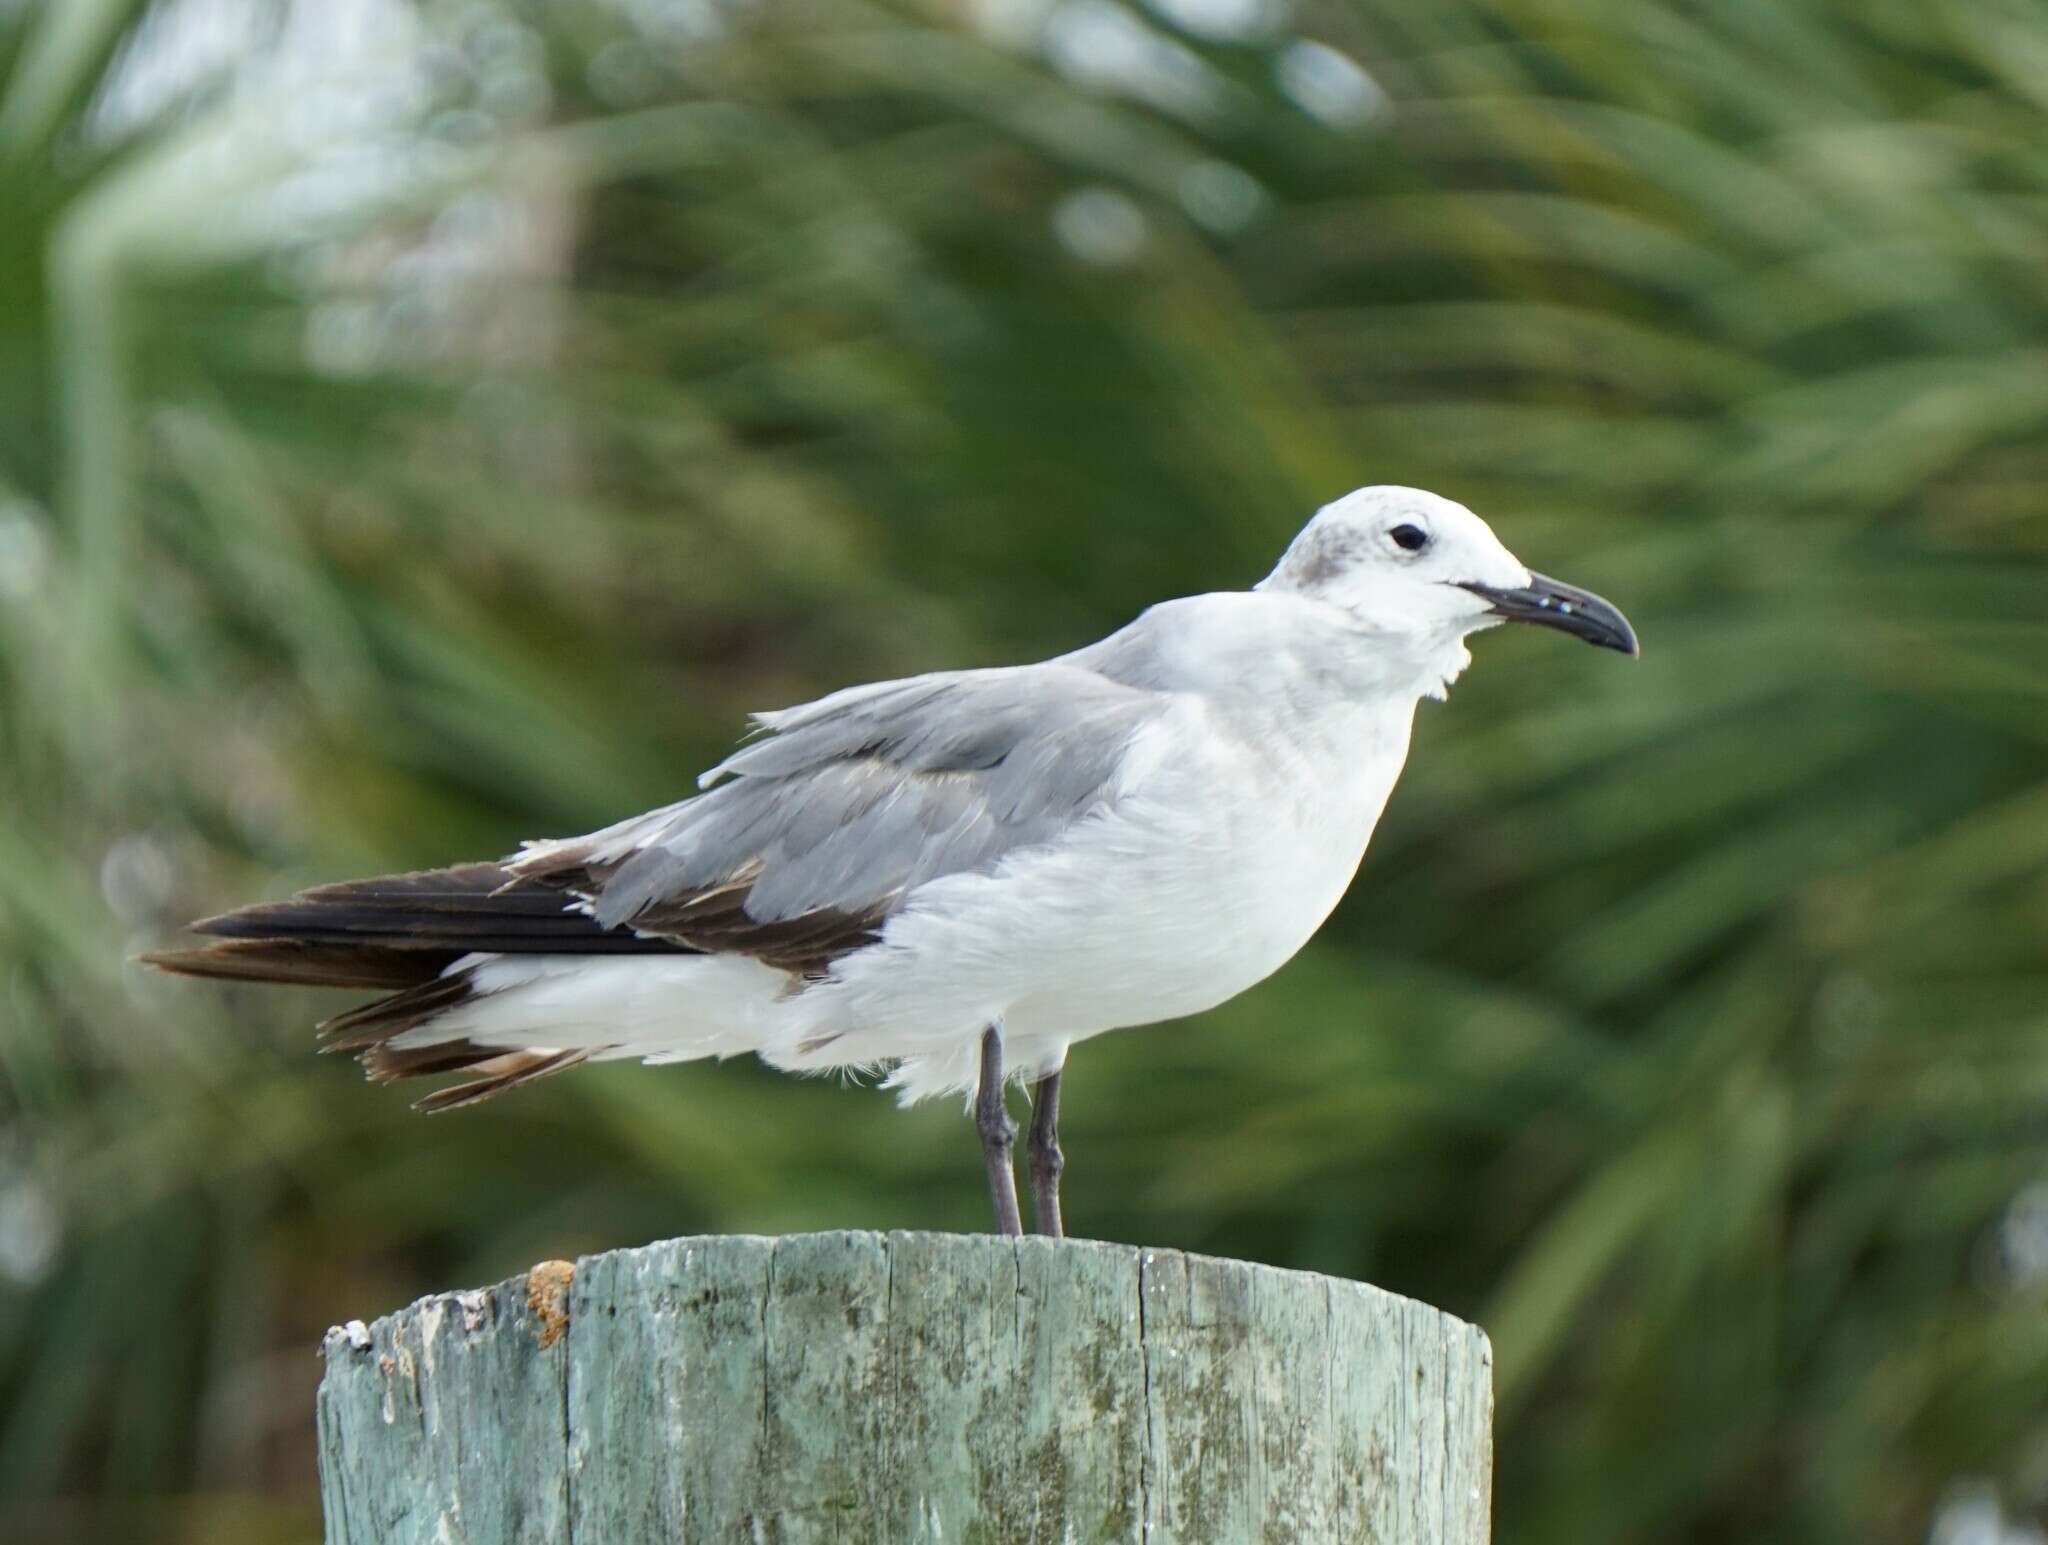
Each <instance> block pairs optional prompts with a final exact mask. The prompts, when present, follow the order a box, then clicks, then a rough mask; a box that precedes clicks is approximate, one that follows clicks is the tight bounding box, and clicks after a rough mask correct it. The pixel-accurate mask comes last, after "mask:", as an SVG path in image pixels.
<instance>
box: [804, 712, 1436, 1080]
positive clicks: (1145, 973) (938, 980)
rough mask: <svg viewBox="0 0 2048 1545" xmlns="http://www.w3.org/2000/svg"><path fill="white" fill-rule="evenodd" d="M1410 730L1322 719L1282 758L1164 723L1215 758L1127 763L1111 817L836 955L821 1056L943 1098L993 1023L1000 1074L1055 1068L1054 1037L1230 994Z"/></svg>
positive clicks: (1281, 956)
mask: <svg viewBox="0 0 2048 1545" xmlns="http://www.w3.org/2000/svg"><path fill="white" fill-rule="evenodd" d="M1188 712H1190V713H1200V712H1202V710H1201V709H1199V708H1198V707H1194V706H1192V705H1190V707H1189V709H1188ZM1408 723H1409V718H1408V715H1407V714H1406V713H1405V712H1404V713H1401V714H1399V715H1382V717H1381V719H1380V720H1379V721H1378V722H1373V721H1372V720H1370V719H1368V718H1367V717H1366V716H1365V715H1363V714H1362V713H1361V714H1356V715H1353V716H1350V717H1339V718H1337V719H1336V722H1334V723H1331V724H1329V725H1327V726H1325V727H1324V729H1325V733H1324V734H1323V735H1321V736H1319V737H1310V738H1308V740H1307V741H1306V743H1305V744H1298V745H1294V746H1292V747H1290V749H1289V750H1288V751H1287V752H1286V753H1285V754H1284V755H1282V754H1276V753H1275V752H1274V751H1273V750H1272V749H1271V747H1269V746H1258V747H1252V746H1246V745H1243V744H1240V743H1237V742H1233V741H1231V740H1229V739H1227V738H1223V739H1214V740H1212V739H1210V738H1205V737H1201V736H1191V735H1188V734H1187V733H1185V729H1186V727H1185V726H1181V727H1180V729H1181V731H1182V733H1180V734H1178V735H1175V734H1173V733H1172V731H1171V729H1169V730H1168V731H1167V733H1166V734H1164V735H1162V736H1161V737H1160V743H1161V744H1162V745H1165V744H1175V745H1179V746H1182V747H1185V746H1187V745H1190V744H1210V745H1212V747H1213V749H1212V750H1211V751H1210V752H1209V753H1208V754H1206V755H1205V756H1204V757H1202V758H1200V759H1198V760H1197V759H1189V758H1186V757H1182V758H1180V759H1178V760H1176V761H1166V760H1163V759H1162V760H1160V761H1158V762H1157V763H1156V764H1153V765H1150V766H1147V765H1146V759H1145V758H1144V756H1143V755H1140V756H1139V757H1138V758H1137V762H1136V766H1137V771H1136V772H1135V773H1134V775H1133V779H1132V783H1133V786H1132V787H1131V788H1130V789H1129V791H1128V792H1127V793H1126V794H1125V795H1124V796H1123V797H1122V798H1120V799H1119V800H1118V802H1117V804H1116V806H1115V808H1114V809H1113V810H1110V811H1108V812H1105V813H1103V814H1100V815H1097V816H1095V817H1091V818H1090V819H1089V820H1087V821H1085V822H1084V823H1082V825H1081V826H1080V827H1078V828H1076V830H1075V831H1074V832H1073V833H1072V834H1070V836H1069V838H1067V839H1065V840H1063V841H1062V842H1060V843H1058V844H1055V845H1051V846H1048V847H1046V848H1041V849H1036V850H1030V851H1027V852H1024V853H1020V854H1018V855H1017V856H1016V857H1015V858H1013V859H1012V860H1010V861H1009V862H1007V863H1006V864H1004V865H1003V866H1001V867H1000V868H998V869H997V870H996V871H995V872H993V873H990V874H985V875H958V876H952V877H949V878H947V879H944V880H939V881H936V882H934V883H932V884H931V885H929V886H926V887H924V888H923V889H922V890H920V891H919V892H918V894H917V896H916V897H915V898H913V901H912V904H911V905H910V906H909V907H908V908H906V909H905V910H904V912H902V913H900V914H898V916H897V917H895V918H894V919H892V920H891V922H890V924H889V926H888V929H887V931H886V933H885V934H884V937H883V941H882V943H880V944H879V945H877V946H874V947H872V948H870V949H868V950H863V951H861V952H859V953H858V954H857V955H855V956H853V957H851V958H849V959H848V960H846V961H844V962H842V965H841V967H840V968H839V969H838V970H836V971H835V977H836V978H838V980H836V981H835V982H833V983H831V984H828V985H827V986H825V987H824V988H821V989H816V990H818V991H822V992H824V993H826V994H827V995H828V996H830V997H832V998H833V999H835V1000H837V1001H836V1002H835V1003H834V1006H833V1007H834V1012H833V1013H832V1014H831V1015H830V1017H831V1019H833V1020H835V1021H837V1022H838V1023H837V1025H836V1026H835V1028H843V1031H844V1034H843V1039H842V1040H841V1041H840V1042H839V1043H838V1044H835V1045H834V1046H833V1047H832V1048H831V1054H832V1055H831V1060H833V1061H841V1060H844V1061H855V1062H859V1061H874V1060H881V1059H886V1058H903V1057H912V1058H928V1059H931V1060H932V1061H933V1062H934V1064H935V1066H934V1067H932V1068H931V1069H930V1072H931V1073H932V1074H933V1075H939V1074H940V1073H941V1067H940V1066H938V1065H936V1064H942V1065H943V1067H944V1069H945V1070H946V1071H945V1074H944V1076H943V1077H941V1078H940V1085H941V1086H943V1085H944V1084H948V1083H957V1082H959V1081H960V1076H964V1075H965V1074H966V1072H967V1070H968V1069H969V1067H970V1066H971V1062H970V1061H969V1060H968V1058H969V1056H970V1054H971V1051H972V1047H973V1044H974V1040H975V1038H976V1037H978V1035H979V1032H980V1029H981V1027H982V1026H984V1025H986V1024H988V1023H989V1022H990V1021H992V1020H997V1019H1000V1020H1001V1021H1002V1022H1003V1027H1004V1034H1005V1038H1006V1040H1007V1041H1008V1042H1009V1043H1010V1046H1011V1060H1012V1062H1013V1063H1014V1064H1015V1065H1018V1066H1029V1065H1031V1064H1032V1063H1033V1062H1034V1061H1037V1062H1042V1063H1045V1064H1046V1065H1056V1064H1057V1061H1058V1057H1059V1055H1060V1054H1061V1053H1062V1052H1063V1050H1064V1048H1065V1046H1066V1045H1067V1044H1068V1043H1069V1042H1072V1041H1077V1040H1081V1039H1084V1038H1086V1037H1088V1036H1091V1035H1097V1034H1100V1033H1102V1032H1103V1031H1106V1030H1114V1029H1118V1028H1121V1027H1123V1026H1128V1025H1139V1024H1148V1023H1151V1022H1154V1021H1156V1020H1162V1019H1175V1018H1179V1017H1181V1016H1183V1015H1187V1014H1194V1013H1199V1012H1201V1011H1202V1010H1204V1009H1208V1008H1212V1007H1214V1006H1215V1005H1217V1004H1219V1003H1222V1002H1224V1001H1225V1000H1227V999H1229V998H1232V997H1235V996H1236V995H1237V994H1238V993H1240V992H1243V991H1244V990H1245V989H1246V988H1248V987H1250V986H1252V985H1253V984H1254V983H1256V982H1259V981H1261V980H1263V979H1264V978H1265V977H1267V976H1269V975H1271V974H1272V973H1273V972H1274V971H1275V970H1277V969H1279V967H1280V966H1282V965H1284V964H1285V963H1286V962H1287V961H1288V960H1289V959H1291V958H1292V957H1293V955H1294V954H1295V953H1296V951H1298V950H1299V949H1300V948H1301V946H1302V945H1303V944H1305V943H1306V942H1307V941H1308V939H1309V938H1310V937H1311V936H1312V935H1313V934H1314V933H1315V931H1316V929H1317V928H1318V927H1320V926H1321V924H1322V922H1323V920H1324V919H1325V918H1326V917H1328V916H1329V914H1330V911H1331V909H1332V908H1334V907H1335V906H1336V904H1337V902H1338V900H1339V899H1341V897H1342V896H1343V894H1344V891H1345V889H1346V887H1348V886H1349V884H1350V882H1351V878H1352V876H1353V875H1354V874H1355V873H1356V871H1357V868H1358V863H1359V859H1360V858H1361V856H1362V855H1363V854H1364V851H1365V846H1366V842H1367V840H1368V839H1369V838H1370V837H1371V835H1372V830H1373V826H1374V825H1375V823H1376V822H1377V821H1378V819H1379V814H1380V811H1381V809H1382V808H1383V806H1384V805H1385V802H1386V798H1387V795H1388V793H1389V791H1390V790H1391V789H1392V787H1393V782H1394V779H1395V777H1396V776H1397V775H1398V773H1399V771H1400V767H1401V762H1402V760H1403V759H1404V758H1405V756H1406V753H1407V739H1408ZM1136 749H1138V750H1139V751H1140V752H1142V751H1143V750H1144V748H1143V747H1140V748H1136ZM806 996H808V994H807V995H806ZM955 1075H959V1076H955ZM923 1081H924V1080H923V1079H921V1078H920V1079H917V1080H915V1081H914V1082H915V1083H922V1082H923ZM912 1092H913V1093H922V1092H927V1091H925V1090H923V1089H919V1088H915V1087H913V1089H912Z"/></svg>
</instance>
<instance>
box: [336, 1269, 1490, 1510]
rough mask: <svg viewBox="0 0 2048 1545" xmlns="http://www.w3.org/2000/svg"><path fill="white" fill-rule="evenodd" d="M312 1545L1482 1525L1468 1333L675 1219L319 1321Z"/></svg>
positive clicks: (1302, 1293)
mask: <svg viewBox="0 0 2048 1545" xmlns="http://www.w3.org/2000/svg"><path fill="white" fill-rule="evenodd" d="M324 1351H325V1355H326V1359H327V1373H326V1377H325V1378H324V1379H323V1380H322V1382H321V1385H320V1400H319V1405H320V1475H321V1492H322V1496H323V1500H324V1503H325V1506H326V1511H327V1539H328V1545H403V1542H407V1541H418V1542H421V1545H427V1542H430V1541H431V1542H451V1545H452V1542H462V1541H469V1542H474V1545H514V1542H536V1545H537V1542H562V1545H569V1542H574V1541H583V1542H589V1545H642V1542H648V1545H652V1542H662V1545H668V1542H685V1541H687V1542H697V1541H703V1542H706V1545H711V1542H716V1545H726V1542H737V1541H759V1542H785V1545H795V1542H799V1541H826V1540H830V1541H849V1542H850V1541H862V1542H870V1541H871V1542H875V1545H906V1542H913V1541H915V1542H931V1545H939V1542H942V1541H943V1542H949V1545H970V1542H983V1545H1035V1542H1040V1541H1043V1542H1046V1545H1054V1542H1074V1545H1087V1542H1094V1541H1133V1542H1138V1541H1144V1542H1150V1545H1168V1542H1173V1545H1238V1542H1244V1545H1251V1542H1254V1541H1256V1542H1261V1545H1263V1542H1267V1541H1284V1542H1286V1545H1325V1542H1337V1541H1346V1542H1349V1541H1372V1542H1375V1545H1484V1542H1485V1541H1486V1539H1487V1534H1488V1508H1489V1487H1490V1483H1491V1468H1492V1457H1493V1456H1492V1437H1491V1431H1490V1418H1491V1414H1492V1406H1493V1396H1492V1365H1493V1359H1492V1352H1491V1350H1490V1348H1489V1347H1488V1345H1487V1341H1486V1338H1485V1336H1483V1335H1482V1334H1481V1333H1480V1332H1479V1331H1478V1330H1476V1329H1474V1328H1473V1327H1472V1326H1470V1325H1466V1324H1463V1323H1461V1322H1460V1321H1458V1320H1454V1319H1452V1318H1451V1317H1450V1316H1448V1315H1445V1314H1442V1313H1440V1312H1438V1311H1437V1310H1435V1309H1431V1308H1429V1307H1427V1306H1425V1305H1423V1304H1418V1303H1414V1302H1411V1301H1410V1300H1408V1299H1404V1298H1397V1297H1395V1296H1394V1295H1392V1294H1390V1293H1383V1292H1381V1291H1380V1290H1378V1289H1377V1288H1371V1287H1366V1286H1363V1285H1362V1284H1359V1283H1354V1282H1342V1281H1337V1280H1334V1279H1331V1278H1327V1277H1317V1276H1311V1275H1308V1274H1306V1273H1302V1272H1292V1271H1278V1270H1274V1269H1273V1268H1270V1267H1265V1266H1251V1265H1246V1264H1244V1263H1242V1262H1238V1261H1219V1260H1210V1259H1206V1258H1204V1257H1202V1256H1193V1255H1183V1254H1181V1253H1179V1252H1178V1251H1173V1250H1141V1249H1136V1248H1133V1247H1131V1246H1127V1245H1107V1244H1095V1243H1090V1242H1084V1241H1078V1240H1068V1241H1057V1242H1056V1241H1052V1240H1045V1239H1037V1238H1030V1239H1024V1240H1003V1239H996V1238H992V1237H989V1236H985V1235H952V1234H888V1235H882V1234H852V1233H848V1234H806V1235H794V1236H790V1237H787V1238H781V1239H760V1238H749V1237H715V1238H708V1239H677V1240H669V1241H666V1242H664V1243H661V1244H655V1245H649V1246H647V1247H646V1248H645V1249H640V1250H618V1251H614V1252H612V1253H610V1254H608V1255H598V1256H591V1257H587V1258H585V1259H584V1260H582V1261H579V1262H577V1263H576V1264H575V1266H574V1267H571V1266H570V1265H569V1264H568V1263H566V1262H560V1261H556V1262H549V1263H548V1264H546V1265H544V1266H539V1267H536V1268H534V1270H533V1271H532V1272H531V1273H529V1274H528V1275H527V1276H525V1277H515V1278H513V1279H512V1280H511V1281H509V1282H506V1283H502V1284H500V1285H499V1286H498V1287H496V1288H486V1289H482V1290H479V1291H475V1292H469V1293H453V1294H444V1295H442V1296H440V1297H436V1298H427V1299H422V1300H421V1301H420V1302H419V1303H416V1304H414V1305H413V1306H412V1307H411V1308H409V1309H405V1310H402V1311H400V1312H399V1313H397V1314H393V1315H389V1316H387V1317H386V1318H384V1319H381V1320H378V1321H377V1322H376V1323H375V1324H373V1325H367V1326H366V1325H364V1324H362V1323H361V1322H360V1321H355V1322H351V1323H350V1324H349V1325H347V1326H344V1327H342V1328H340V1329H337V1330H333V1331H330V1332H328V1335H327V1340H326V1345H325V1348H324Z"/></svg>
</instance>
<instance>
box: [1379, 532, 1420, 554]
mask: <svg viewBox="0 0 2048 1545" xmlns="http://www.w3.org/2000/svg"><path fill="white" fill-rule="evenodd" d="M1387 535H1388V536H1390V537H1392V538H1393V539H1394V545H1395V546H1396V547H1398V548H1400V549H1401V551H1402V552H1404V553H1419V552H1421V551H1422V549H1423V548H1425V547H1427V546H1429V533H1428V532H1427V531H1424V530H1423V529H1422V528H1421V527H1420V526H1409V525H1400V526H1396V527H1395V528H1394V529H1393V530H1392V531H1389V532H1388V533H1387Z"/></svg>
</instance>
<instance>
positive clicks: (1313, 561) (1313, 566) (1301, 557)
mask: <svg viewBox="0 0 2048 1545" xmlns="http://www.w3.org/2000/svg"><path fill="white" fill-rule="evenodd" d="M1371 540H1372V538H1371V534H1370V533H1369V532H1367V531H1365V530H1363V529H1361V528H1360V527H1357V526H1353V525H1347V524H1345V523H1343V522H1341V521H1319V522H1317V523H1316V524H1314V525H1311V526H1310V527H1309V528H1308V529H1307V530H1305V531H1303V532H1302V533H1301V535H1300V536H1298V537H1296V538H1295V539H1294V541H1293V543H1292V544H1291V545H1290V546H1289V547H1288V549H1287V551H1286V552H1285V553H1283V554H1282V555H1281V558H1280V565H1279V567H1278V568H1276V569H1275V570H1274V571H1273V580H1274V581H1275V582H1276V586H1277V588H1279V589H1283V590H1292V591H1295V592H1297V593H1298V594H1301V595H1314V594H1315V593H1316V592H1317V591H1318V590H1321V589H1322V588H1323V587H1324V586H1325V585H1327V584H1329V583H1330V582H1331V581H1332V580H1334V579H1336V578H1337V577H1338V576H1339V575H1340V574H1343V573H1344V572H1346V571H1347V570H1348V569H1350V568H1351V567H1352V566H1353V565H1354V564H1356V563H1357V562H1358V560H1359V559H1360V558H1361V557H1362V556H1363V555H1364V553H1365V549H1366V545H1367V544H1368V543H1369V542H1370V541H1371Z"/></svg>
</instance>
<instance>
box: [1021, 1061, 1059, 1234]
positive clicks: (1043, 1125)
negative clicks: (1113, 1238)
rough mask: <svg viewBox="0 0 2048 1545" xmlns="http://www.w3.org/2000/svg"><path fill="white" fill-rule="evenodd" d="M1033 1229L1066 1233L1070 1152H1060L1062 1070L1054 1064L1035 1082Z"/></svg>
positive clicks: (1032, 1101) (1032, 1181)
mask: <svg viewBox="0 0 2048 1545" xmlns="http://www.w3.org/2000/svg"><path fill="white" fill-rule="evenodd" d="M1028 1151H1029V1157H1030V1161H1031V1230H1032V1232H1033V1233H1035V1234H1049V1235H1051V1236H1052V1237H1053V1238H1054V1239H1063V1238H1065V1237H1066V1232H1067V1231H1066V1229H1065V1228H1063V1227H1062V1226H1061V1225H1060V1171H1061V1170H1063V1169H1065V1168H1066V1167H1067V1156H1066V1155H1065V1154H1063V1153H1061V1152H1060V1070H1059V1069H1058V1068H1054V1069H1053V1070H1052V1071H1051V1072H1050V1073H1048V1074H1046V1075H1045V1077H1043V1078H1041V1079H1040V1080H1039V1081H1038V1082H1037V1083H1035V1084H1033V1085H1032V1086H1031V1146H1030V1149H1029V1150H1028Z"/></svg>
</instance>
